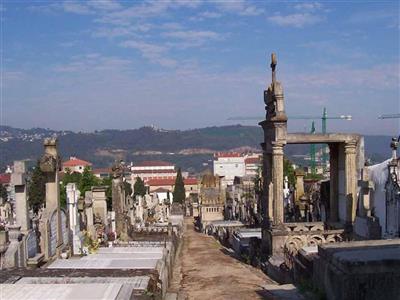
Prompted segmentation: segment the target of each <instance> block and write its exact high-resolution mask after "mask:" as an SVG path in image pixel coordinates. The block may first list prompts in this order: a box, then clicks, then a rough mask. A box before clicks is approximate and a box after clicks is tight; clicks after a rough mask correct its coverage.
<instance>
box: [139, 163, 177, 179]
mask: <svg viewBox="0 0 400 300" xmlns="http://www.w3.org/2000/svg"><path fill="white" fill-rule="evenodd" d="M131 171H132V179H133V181H135V180H134V179H135V178H136V177H140V178H141V179H142V180H143V181H144V182H145V183H146V182H147V181H148V180H150V179H175V177H176V171H175V166H174V164H172V163H169V162H165V161H144V162H140V163H138V164H135V165H133V166H132V167H131Z"/></svg>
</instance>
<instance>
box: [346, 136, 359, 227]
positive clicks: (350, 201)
mask: <svg viewBox="0 0 400 300" xmlns="http://www.w3.org/2000/svg"><path fill="white" fill-rule="evenodd" d="M344 153H345V183H346V201H347V203H346V223H347V224H353V223H354V220H355V217H356V208H357V207H356V205H357V165H356V164H357V162H356V142H355V141H351V142H348V143H346V144H345V145H344Z"/></svg>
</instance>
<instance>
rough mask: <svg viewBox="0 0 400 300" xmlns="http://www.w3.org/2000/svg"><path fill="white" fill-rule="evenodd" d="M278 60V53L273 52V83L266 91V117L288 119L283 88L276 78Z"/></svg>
mask: <svg viewBox="0 0 400 300" xmlns="http://www.w3.org/2000/svg"><path fill="white" fill-rule="evenodd" d="M277 64H278V60H277V58H276V54H275V53H272V54H271V64H270V66H271V70H272V83H271V84H270V85H269V86H268V88H267V90H266V91H264V103H265V105H266V106H265V110H266V111H267V114H266V119H271V118H276V119H279V120H280V119H282V120H287V117H286V114H285V108H284V101H283V88H282V85H281V83H280V82H279V81H277V80H276V66H277Z"/></svg>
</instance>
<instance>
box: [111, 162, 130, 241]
mask: <svg viewBox="0 0 400 300" xmlns="http://www.w3.org/2000/svg"><path fill="white" fill-rule="evenodd" d="M111 188H112V209H113V211H114V212H115V226H116V234H117V237H118V238H120V239H121V240H126V239H127V238H128V228H127V225H128V224H126V220H125V190H124V183H123V166H122V165H121V164H118V165H116V166H114V167H113V179H112V186H111Z"/></svg>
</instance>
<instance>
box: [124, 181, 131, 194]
mask: <svg viewBox="0 0 400 300" xmlns="http://www.w3.org/2000/svg"><path fill="white" fill-rule="evenodd" d="M124 190H125V197H128V196H132V186H131V184H130V183H129V182H126V181H124Z"/></svg>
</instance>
